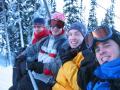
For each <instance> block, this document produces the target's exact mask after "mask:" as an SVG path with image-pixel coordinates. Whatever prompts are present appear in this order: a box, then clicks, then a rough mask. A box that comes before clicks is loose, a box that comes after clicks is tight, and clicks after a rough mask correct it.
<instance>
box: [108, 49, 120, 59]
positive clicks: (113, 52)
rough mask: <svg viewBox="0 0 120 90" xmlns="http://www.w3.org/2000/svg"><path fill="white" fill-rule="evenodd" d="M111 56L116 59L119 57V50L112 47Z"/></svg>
mask: <svg viewBox="0 0 120 90" xmlns="http://www.w3.org/2000/svg"><path fill="white" fill-rule="evenodd" d="M110 53H111V55H112V57H113V58H118V57H120V48H116V47H114V48H113V49H112V50H111V52H110Z"/></svg>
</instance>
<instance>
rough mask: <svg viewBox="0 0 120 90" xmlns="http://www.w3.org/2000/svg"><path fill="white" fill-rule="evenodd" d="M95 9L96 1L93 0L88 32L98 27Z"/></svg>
mask: <svg viewBox="0 0 120 90" xmlns="http://www.w3.org/2000/svg"><path fill="white" fill-rule="evenodd" d="M95 7H96V0H91V9H90V12H89V18H88V30H89V32H90V31H92V30H94V28H95V27H96V26H97V25H98V22H97V18H96V8H95Z"/></svg>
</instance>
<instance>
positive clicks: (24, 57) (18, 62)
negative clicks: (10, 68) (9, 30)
mask: <svg viewBox="0 0 120 90" xmlns="http://www.w3.org/2000/svg"><path fill="white" fill-rule="evenodd" d="M25 60H26V56H24V55H20V56H18V57H17V58H16V59H15V61H16V64H20V63H21V62H23V61H25Z"/></svg>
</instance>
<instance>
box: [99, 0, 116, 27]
mask: <svg viewBox="0 0 120 90" xmlns="http://www.w3.org/2000/svg"><path fill="white" fill-rule="evenodd" d="M114 5H115V2H114V0H111V6H110V8H109V9H107V12H106V14H105V18H104V20H103V21H102V22H101V24H106V25H108V26H110V27H114V16H115V13H114Z"/></svg>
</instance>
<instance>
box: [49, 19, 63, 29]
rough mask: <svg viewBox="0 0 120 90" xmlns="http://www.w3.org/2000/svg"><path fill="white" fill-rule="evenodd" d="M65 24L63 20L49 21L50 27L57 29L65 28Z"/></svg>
mask: <svg viewBox="0 0 120 90" xmlns="http://www.w3.org/2000/svg"><path fill="white" fill-rule="evenodd" d="M64 24H65V23H64V22H63V21H61V20H55V19H51V20H49V21H48V25H50V26H51V27H57V28H59V29H60V28H63V27H64Z"/></svg>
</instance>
